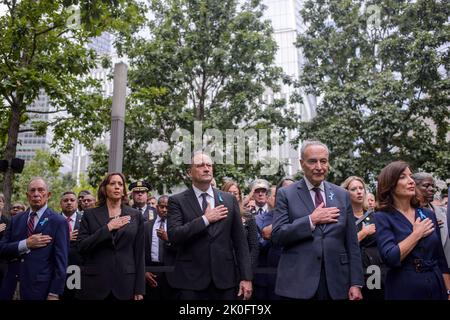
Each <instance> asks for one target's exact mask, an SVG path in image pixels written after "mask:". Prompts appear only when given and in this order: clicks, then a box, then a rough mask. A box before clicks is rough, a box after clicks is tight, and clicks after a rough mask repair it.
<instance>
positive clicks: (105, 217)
mask: <svg viewBox="0 0 450 320" xmlns="http://www.w3.org/2000/svg"><path fill="white" fill-rule="evenodd" d="M93 214H94V217H95V219H96V220H97V222H98V224H99V225H100V226H101V227H103V226H104V225H106V224H108V222H109V213H108V207H107V206H106V204H105V205H103V206H101V207H98V210H97V211H96V212H93Z"/></svg>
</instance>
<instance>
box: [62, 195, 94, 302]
mask: <svg viewBox="0 0 450 320" xmlns="http://www.w3.org/2000/svg"><path fill="white" fill-rule="evenodd" d="M88 196H89V195H85V196H84V199H86V197H88ZM60 206H61V215H62V216H63V217H64V219H66V221H67V227H68V229H69V239H70V247H69V256H68V265H69V266H71V265H76V266H80V265H81V258H80V256H79V254H78V250H77V247H76V241H77V236H78V229H79V228H80V221H81V213H80V212H78V210H77V207H78V202H77V195H76V194H75V192H73V191H66V192H64V193H63V194H62V196H61V200H60ZM74 298H75V289H69V288H68V287H67V284H66V286H65V287H64V294H63V295H62V300H73V299H74Z"/></svg>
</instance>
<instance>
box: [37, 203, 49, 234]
mask: <svg viewBox="0 0 450 320" xmlns="http://www.w3.org/2000/svg"><path fill="white" fill-rule="evenodd" d="M50 212H51V211H50V209H49V208H47V210H45V211H44V213H43V214H42V216H41V218H40V219H39V221H38V223H37V225H36V227H35V228H34V232H33V233H34V234H37V233H42V231H43V230H44V229H45V228H46V227H47V225H48V224H49V222H48V220H49V216H50Z"/></svg>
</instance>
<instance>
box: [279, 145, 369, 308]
mask: <svg viewBox="0 0 450 320" xmlns="http://www.w3.org/2000/svg"><path fill="white" fill-rule="evenodd" d="M328 156H329V152H328V148H327V146H326V145H324V144H323V143H321V142H319V141H305V142H304V143H303V145H302V148H301V160H300V164H301V166H302V169H303V171H304V178H303V179H301V180H300V181H298V182H295V183H293V184H291V185H290V186H288V187H285V188H282V189H280V190H279V191H278V193H277V204H276V209H275V211H274V223H273V233H272V241H274V242H275V243H277V244H279V245H281V246H283V251H282V254H281V259H280V262H279V265H278V273H277V283H276V290H275V292H276V293H277V294H279V295H281V296H284V297H287V298H293V299H317V300H328V299H341V300H342V299H350V300H359V299H362V295H361V287H362V285H363V271H362V265H361V257H360V251H359V246H358V239H357V237H356V230H355V221H354V218H353V212H352V207H351V203H350V198H349V195H348V193H347V191H346V190H344V189H342V188H341V187H338V186H336V185H334V184H332V183H330V182H328V181H325V178H326V175H327V173H328V166H329V164H328Z"/></svg>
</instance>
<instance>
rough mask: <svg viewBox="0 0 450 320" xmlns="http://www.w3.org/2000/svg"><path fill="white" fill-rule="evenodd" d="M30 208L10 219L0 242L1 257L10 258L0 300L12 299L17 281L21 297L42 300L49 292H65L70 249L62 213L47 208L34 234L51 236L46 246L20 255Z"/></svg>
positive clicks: (67, 229)
mask: <svg viewBox="0 0 450 320" xmlns="http://www.w3.org/2000/svg"><path fill="white" fill-rule="evenodd" d="M29 212H30V211H29V210H27V211H25V212H22V213H19V214H17V215H15V216H14V217H13V218H12V219H11V223H10V225H9V227H8V231H7V232H6V234H5V236H4V237H3V239H2V241H0V257H2V258H5V259H8V260H10V263H9V267H8V273H7V275H6V277H5V279H4V283H3V286H2V289H1V290H0V291H1V293H0V298H1V299H11V298H12V296H13V294H14V290H15V289H16V276H17V275H18V278H19V280H20V296H21V298H22V299H24V300H45V299H46V298H47V296H48V294H49V293H54V294H59V295H61V294H62V293H63V291H64V285H65V281H66V270H67V256H68V250H69V228H68V227H67V222H66V220H65V219H64V218H63V217H61V215H59V214H57V213H55V212H53V211H52V210H51V209H47V210H46V211H45V212H44V213H43V214H42V216H41V218H40V220H39V221H38V223H37V225H36V227H35V229H34V234H37V233H42V234H43V235H49V236H51V237H52V241H51V242H50V243H49V244H48V245H47V246H45V247H43V248H39V249H32V250H31V251H30V252H29V253H25V254H22V255H19V251H18V246H19V242H20V241H21V240H24V239H26V238H27V237H28V235H27V222H28V216H29Z"/></svg>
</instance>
